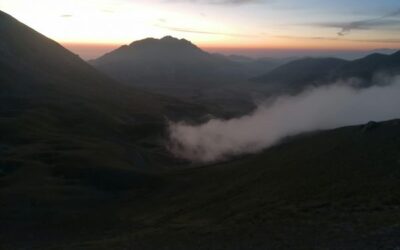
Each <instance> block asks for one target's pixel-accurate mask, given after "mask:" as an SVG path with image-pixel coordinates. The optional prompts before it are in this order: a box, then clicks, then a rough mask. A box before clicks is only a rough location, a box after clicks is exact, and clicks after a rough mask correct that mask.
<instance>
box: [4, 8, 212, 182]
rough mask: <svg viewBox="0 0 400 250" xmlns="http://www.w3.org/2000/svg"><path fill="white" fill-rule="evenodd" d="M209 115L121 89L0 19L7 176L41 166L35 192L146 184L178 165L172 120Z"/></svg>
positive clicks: (22, 27)
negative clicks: (63, 186) (146, 178)
mask: <svg viewBox="0 0 400 250" xmlns="http://www.w3.org/2000/svg"><path fill="white" fill-rule="evenodd" d="M205 112H206V110H205V109H204V108H202V107H199V106H196V105H191V104H186V103H183V102H181V101H177V100H174V99H171V98H165V97H161V96H157V95H152V94H148V93H145V92H142V91H139V90H136V89H134V88H131V87H128V86H125V85H122V84H120V83H117V82H115V81H113V80H111V79H109V78H108V77H106V76H104V75H102V74H101V73H99V72H97V71H96V70H95V69H94V68H93V67H92V66H90V65H88V64H87V63H86V62H85V61H83V60H81V59H80V58H79V57H78V56H76V55H74V54H72V53H70V52H69V51H67V50H66V49H64V48H63V47H62V46H60V45H59V44H57V43H56V42H54V41H52V40H50V39H48V38H46V37H44V36H42V35H41V34H39V33H37V32H35V31H34V30H32V29H30V28H29V27H27V26H25V25H23V24H21V23H20V22H18V21H17V20H15V19H13V18H12V17H11V16H9V15H7V14H5V13H2V12H1V13H0V172H2V171H6V170H4V169H9V168H10V169H15V171H17V172H18V174H19V175H22V176H23V175H25V174H28V173H29V172H30V171H32V168H31V167H30V166H36V167H35V168H37V171H38V172H40V173H41V174H37V175H36V174H35V175H34V176H33V177H32V179H31V180H30V183H31V184H32V187H30V188H34V187H40V188H42V187H43V185H42V183H41V182H42V181H44V179H46V178H50V177H52V178H53V177H54V178H56V176H57V178H60V179H59V180H60V181H61V180H64V179H63V178H64V177H65V178H67V179H69V178H78V179H80V180H82V181H83V182H85V183H87V184H90V185H94V186H99V187H103V188H111V189H115V188H116V189H119V188H124V187H126V186H131V185H136V184H137V183H141V182H140V181H138V182H137V179H135V178H136V172H135V171H137V170H140V171H142V170H150V169H151V168H152V167H157V168H162V167H166V166H168V164H169V163H171V164H174V162H173V159H171V157H170V154H169V153H168V152H167V151H166V149H165V147H164V141H163V140H164V136H165V135H164V133H165V127H166V120H165V117H169V118H171V119H174V118H175V119H177V118H179V119H181V118H184V117H186V118H188V117H200V116H201V115H202V114H204V113H205ZM14 166H18V168H17V167H14ZM94 169H95V170H94ZM93 171H95V173H93ZM96 176H97V177H96ZM118 176H125V177H124V178H125V179H124V180H125V181H123V180H122V181H121V180H120V178H119V177H118ZM139 176H141V175H139ZM16 183H17V182H16ZM16 183H13V185H14V184H15V185H18V184H16ZM118 183H123V184H122V185H119V184H118Z"/></svg>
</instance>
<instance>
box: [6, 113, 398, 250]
mask: <svg viewBox="0 0 400 250" xmlns="http://www.w3.org/2000/svg"><path fill="white" fill-rule="evenodd" d="M399 145H400V121H399V120H394V121H388V122H383V123H369V124H366V125H362V126H352V127H345V128H340V129H335V130H331V131H321V132H315V133H311V134H306V135H302V136H297V137H294V138H289V139H287V140H286V141H285V142H282V143H281V144H280V145H278V146H275V147H273V148H270V149H268V150H265V151H264V152H262V153H260V154H257V155H253V156H248V157H244V158H242V159H236V160H234V161H232V162H227V163H223V164H215V165H213V166H207V167H203V168H197V169H186V170H181V171H174V172H169V173H165V174H157V175H156V176H157V179H158V180H159V181H158V182H153V183H152V185H151V186H150V187H146V188H140V189H138V188H135V187H131V188H130V189H126V190H125V191H124V192H118V193H114V194H109V195H108V196H106V195H104V193H103V191H101V190H99V191H98V193H97V195H96V196H93V197H91V198H90V201H91V202H90V203H89V204H87V202H83V203H80V202H82V199H83V198H84V197H85V196H84V194H79V195H78V193H77V190H80V189H81V187H80V185H81V184H80V183H79V182H70V183H59V186H58V188H57V190H58V189H59V188H61V187H62V186H66V185H68V186H69V192H64V193H61V192H60V193H58V195H59V196H58V198H57V199H55V198H54V197H53V198H52V197H51V196H49V195H46V196H43V195H37V196H32V197H29V198H28V197H26V198H25V200H23V201H22V200H20V201H19V202H20V203H17V204H25V205H24V206H22V205H19V206H18V205H16V204H15V202H17V200H19V199H21V198H17V197H13V196H11V194H12V190H13V189H11V188H10V187H5V188H3V191H2V192H3V193H5V194H9V196H4V197H5V198H3V199H2V200H1V201H2V202H3V205H2V206H1V207H2V210H3V211H2V213H1V216H2V217H1V220H2V222H3V223H2V224H1V225H0V230H1V234H0V235H1V237H2V238H0V239H1V240H2V241H3V242H4V243H5V244H4V245H5V246H8V247H23V246H25V247H26V246H31V247H38V248H40V249H47V248H53V249H71V248H72V249H394V248H395V247H396V246H398V245H399V244H400V242H399V239H400V237H399V236H400V227H399V224H398V222H399V221H400V217H399V208H400V191H399V190H400V186H399V185H400V184H399V183H400V153H399V152H400V151H399ZM9 178H11V176H10V177H9ZM14 192H15V191H14ZM33 193H34V192H33ZM22 202H24V203H22ZM49 209H51V211H53V212H51V220H49V215H48V214H47V212H48V211H49ZM28 211H29V217H27V213H28ZM10 214H11V215H12V216H11V217H10Z"/></svg>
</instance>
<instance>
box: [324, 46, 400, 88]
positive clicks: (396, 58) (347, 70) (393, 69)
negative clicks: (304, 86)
mask: <svg viewBox="0 0 400 250" xmlns="http://www.w3.org/2000/svg"><path fill="white" fill-rule="evenodd" d="M399 73H400V51H398V52H396V53H393V54H391V55H384V54H378V53H374V54H371V55H368V56H366V57H364V58H361V59H358V60H354V61H351V62H348V63H347V64H345V65H342V66H341V67H339V68H337V69H334V70H333V72H332V76H331V78H330V80H338V79H342V80H344V79H349V78H357V79H360V80H361V81H362V84H363V85H370V84H374V80H375V79H374V77H379V75H386V76H390V75H395V74H399ZM377 80H378V81H379V80H380V79H377Z"/></svg>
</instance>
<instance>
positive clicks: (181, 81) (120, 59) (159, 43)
mask: <svg viewBox="0 0 400 250" xmlns="http://www.w3.org/2000/svg"><path fill="white" fill-rule="evenodd" d="M90 63H91V64H92V65H94V66H95V67H96V68H98V69H99V70H101V71H103V72H105V73H106V74H108V75H109V76H111V77H113V78H115V79H117V80H120V81H122V82H125V83H128V84H132V85H138V84H143V85H147V86H149V85H161V86H162V85H163V84H164V85H165V84H173V85H183V86H189V85H191V84H195V85H200V86H201V85H207V84H209V83H215V82H218V81H219V82H220V83H221V80H226V79H229V80H236V78H235V76H236V77H238V76H241V77H243V76H242V73H241V72H240V67H239V65H238V64H237V63H235V62H233V61H230V60H229V59H227V58H225V57H223V56H219V55H213V54H209V53H207V52H204V51H202V50H201V49H199V48H198V47H196V46H195V45H193V44H192V43H191V42H189V41H187V40H185V39H176V38H173V37H171V36H166V37H164V38H162V39H154V38H148V39H144V40H140V41H135V42H133V43H131V44H130V45H129V46H127V45H124V46H122V47H120V48H118V49H116V50H114V51H112V52H110V53H107V54H105V55H104V56H102V57H100V58H98V59H96V60H92V61H90ZM223 83H225V82H223Z"/></svg>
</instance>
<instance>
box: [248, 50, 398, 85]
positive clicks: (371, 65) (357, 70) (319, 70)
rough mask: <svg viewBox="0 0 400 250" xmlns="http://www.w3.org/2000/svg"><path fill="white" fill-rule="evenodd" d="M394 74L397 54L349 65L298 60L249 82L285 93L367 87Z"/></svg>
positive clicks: (374, 56) (370, 57) (327, 60)
mask: <svg viewBox="0 0 400 250" xmlns="http://www.w3.org/2000/svg"><path fill="white" fill-rule="evenodd" d="M396 74H400V51H398V52H395V53H393V54H390V55H384V54H378V53H374V54H371V55H368V56H366V57H364V58H361V59H357V60H353V61H346V60H342V59H336V58H305V59H299V60H295V61H292V62H289V63H288V64H285V65H282V66H280V67H277V68H275V69H273V70H272V71H270V72H268V73H266V74H264V75H261V76H259V77H255V78H254V79H253V81H255V82H258V83H262V84H264V85H274V86H277V87H278V88H282V89H289V90H290V89H294V90H299V89H303V88H305V87H307V86H313V85H314V86H318V85H323V84H331V83H335V82H337V81H347V80H353V81H354V84H356V85H358V86H360V87H367V86H370V85H374V84H382V83H385V77H386V76H394V75H396Z"/></svg>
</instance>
